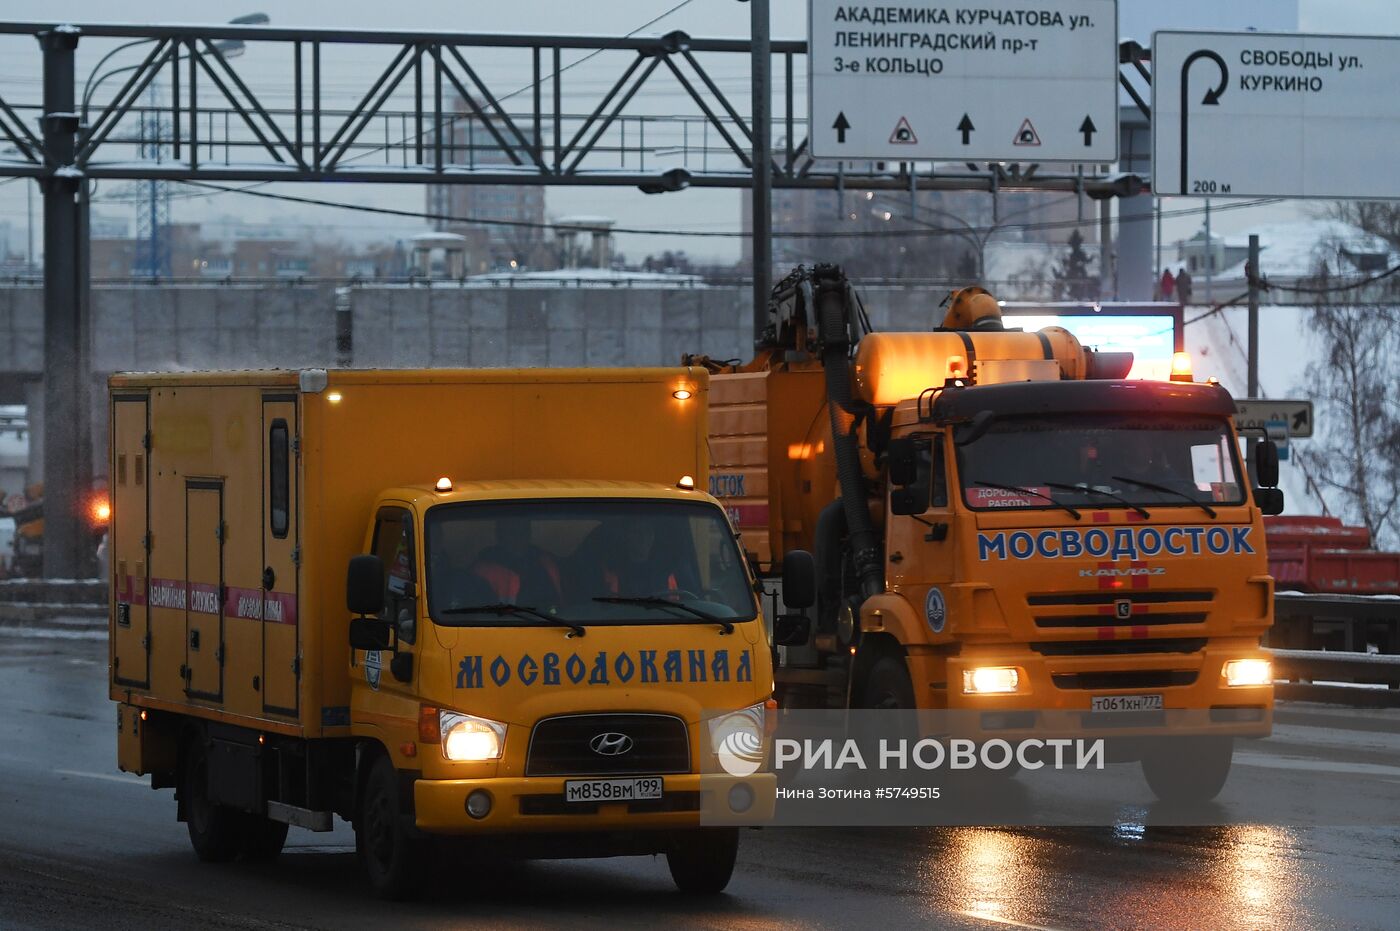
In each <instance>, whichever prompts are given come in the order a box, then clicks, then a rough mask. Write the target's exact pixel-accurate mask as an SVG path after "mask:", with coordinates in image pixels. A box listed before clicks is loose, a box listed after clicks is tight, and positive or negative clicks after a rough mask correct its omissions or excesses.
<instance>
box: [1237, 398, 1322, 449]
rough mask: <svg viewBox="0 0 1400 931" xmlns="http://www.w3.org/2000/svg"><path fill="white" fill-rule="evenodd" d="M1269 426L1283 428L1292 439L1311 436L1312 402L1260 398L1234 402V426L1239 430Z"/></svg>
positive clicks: (1260, 428) (1259, 428)
mask: <svg viewBox="0 0 1400 931" xmlns="http://www.w3.org/2000/svg"><path fill="white" fill-rule="evenodd" d="M1270 424H1280V425H1282V426H1284V427H1285V428H1286V429H1287V431H1288V435H1289V436H1292V437H1297V438H1299V439H1302V438H1305V437H1309V436H1312V435H1313V402H1311V401H1273V400H1263V399H1260V398H1242V399H1236V400H1235V425H1236V426H1237V427H1239V428H1240V429H1241V430H1244V429H1253V430H1265V429H1267V428H1268V427H1269V425H1270Z"/></svg>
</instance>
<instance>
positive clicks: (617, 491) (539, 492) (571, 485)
mask: <svg viewBox="0 0 1400 931" xmlns="http://www.w3.org/2000/svg"><path fill="white" fill-rule="evenodd" d="M449 477H450V476H449ZM676 478H677V479H679V478H680V476H676ZM383 497H385V498H393V499H396V500H400V501H407V502H410V503H412V504H416V505H421V506H422V507H424V508H427V507H432V506H434V505H438V504H445V503H452V502H464V501H502V500H522V499H537V498H652V499H655V498H671V499H675V500H678V501H705V502H709V503H714V502H713V499H711V498H710V496H709V495H708V494H706V493H705V492H703V491H696V490H694V489H684V488H680V487H678V486H676V485H662V484H660V483H658V482H622V481H608V480H602V479H594V480H584V479H553V480H551V479H528V480H521V479H479V480H475V481H458V480H457V479H453V480H452V489H451V490H450V491H438V490H437V489H436V488H435V487H434V486H433V485H403V486H399V487H396V488H390V489H387V490H386V491H385V492H384V493H383Z"/></svg>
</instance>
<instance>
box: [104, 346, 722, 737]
mask: <svg viewBox="0 0 1400 931" xmlns="http://www.w3.org/2000/svg"><path fill="white" fill-rule="evenodd" d="M707 390H708V376H707V374H706V373H705V372H704V371H703V370H701V369H607V370H598V369H527V370H485V371H468V370H433V371H417V370H401V371H399V370H386V371H331V372H325V371H321V370H311V371H306V372H301V373H297V372H229V373H177V374H149V375H143V374H125V375H117V376H113V378H112V380H111V394H112V405H111V408H112V410H111V418H112V432H111V436H112V450H111V456H112V463H111V468H112V472H111V474H112V475H113V476H114V480H113V484H114V489H113V502H114V514H113V524H112V534H113V536H112V541H113V544H112V546H113V551H112V560H111V565H112V570H111V571H112V576H113V578H112V583H113V587H112V591H113V592H114V598H113V608H112V618H111V624H112V647H111V649H112V670H113V672H112V676H113V678H112V695H113V697H114V698H117V699H119V700H123V701H130V702H134V703H137V704H143V705H153V706H163V707H170V708H175V709H197V711H196V713H199V714H201V715H203V716H206V717H211V718H222V719H226V720H234V721H238V722H240V723H250V722H256V726H259V727H263V728H265V729H269V730H276V731H282V732H285V733H296V734H300V735H302V736H318V735H322V734H324V733H327V732H329V733H336V732H338V729H340V728H346V727H348V723H349V716H348V706H349V682H348V666H349V655H350V654H349V647H348V642H347V639H346V628H347V624H348V621H349V614H348V613H347V611H346V609H345V605H344V597H345V569H346V565H347V563H348V561H349V559H350V557H351V556H353V555H355V554H356V553H359V552H362V551H363V550H364V548H365V545H366V529H367V527H368V526H369V525H370V522H371V520H372V518H373V516H374V515H373V514H372V513H371V511H372V509H373V505H374V502H375V500H376V497H377V496H378V495H379V494H380V492H382V491H383V490H385V489H386V488H390V487H395V486H401V485H405V484H420V485H421V484H431V483H432V482H434V481H435V480H436V479H438V478H439V477H442V476H448V477H451V478H452V479H454V480H455V481H458V482H468V481H481V480H506V481H509V480H513V479H560V480H567V479H595V480H596V479H611V480H622V481H634V482H635V481H642V482H655V483H658V484H664V485H668V486H669V485H674V484H675V483H676V482H677V481H678V480H679V479H680V477H681V476H683V475H690V476H694V477H696V478H697V479H699V480H701V481H703V476H705V475H706V474H707V473H708V466H709V463H708V454H707V449H706V436H705V434H704V424H703V411H704V405H705V404H706V403H707V397H706V394H707Z"/></svg>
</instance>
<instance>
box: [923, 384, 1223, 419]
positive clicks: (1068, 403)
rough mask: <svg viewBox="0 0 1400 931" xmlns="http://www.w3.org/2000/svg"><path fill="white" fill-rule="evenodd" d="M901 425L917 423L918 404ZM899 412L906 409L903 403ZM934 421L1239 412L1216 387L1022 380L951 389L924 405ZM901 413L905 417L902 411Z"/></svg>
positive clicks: (1217, 415)
mask: <svg viewBox="0 0 1400 931" xmlns="http://www.w3.org/2000/svg"><path fill="white" fill-rule="evenodd" d="M906 403H907V406H908V407H909V408H910V410H909V411H908V412H907V414H906V416H908V415H912V416H909V418H908V420H907V421H906V420H905V417H899V418H897V421H898V422H910V423H912V422H914V418H915V417H917V416H918V414H917V413H916V412H915V410H914V407H915V405H914V403H912V402H906ZM900 406H901V408H903V407H905V406H906V405H900ZM921 406H922V407H923V409H924V411H925V412H929V413H931V415H932V416H931V418H930V419H932V420H934V421H941V422H945V423H946V422H950V421H963V420H970V419H971V418H972V417H973V416H975V415H976V414H978V413H980V412H982V411H991V412H992V414H993V415H995V416H998V417H1016V416H1033V415H1036V414H1198V415H1205V416H1210V417H1229V416H1232V415H1233V414H1234V413H1235V401H1234V399H1233V398H1232V397H1230V393H1229V392H1228V391H1226V390H1225V389H1224V388H1222V387H1221V386H1219V385H1215V384H1204V385H1202V384H1194V383H1185V382H1164V381H1148V380H1135V381H1126V380H1125V381H1118V380H1097V379H1088V380H1083V381H1023V382H1010V383H1006V384H1000V385H982V386H970V387H967V388H950V389H946V390H944V391H941V392H940V393H939V394H938V396H937V397H936V398H935V399H934V401H933V403H932V407H931V409H930V406H929V405H928V402H927V401H925V402H924V404H923V405H921ZM901 413H905V412H904V411H901Z"/></svg>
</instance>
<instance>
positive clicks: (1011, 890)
mask: <svg viewBox="0 0 1400 931" xmlns="http://www.w3.org/2000/svg"><path fill="white" fill-rule="evenodd" d="M105 683H106V647H105V644H103V643H100V642H94V641H84V640H55V639H43V638H21V637H18V636H16V635H15V633H14V632H13V631H5V630H0V928H4V929H11V928H17V929H22V928H71V927H78V928H85V927H93V928H97V927H101V928H141V929H147V928H150V929H164V928H171V929H175V928H180V929H186V928H285V927H315V928H360V927H364V928H371V927H373V928H382V927H385V926H392V927H402V928H445V927H455V926H466V925H468V924H471V925H488V926H506V927H514V926H519V927H539V926H588V927H595V926H611V927H619V926H650V927H655V926H658V925H666V926H698V927H708V928H735V929H738V928H749V927H764V928H767V927H774V926H778V927H802V928H808V927H820V928H826V927H832V928H837V927H854V928H884V929H888V928H900V927H912V926H916V925H918V926H924V927H950V928H982V929H995V928H1006V927H1019V928H1144V927H1160V928H1182V929H1188V928H1189V929H1196V928H1219V929H1224V928H1388V927H1400V882H1397V880H1400V828H1394V827H1375V826H1371V827H1362V826H1358V827H1328V828H1322V827H1313V828H1296V827H1295V828H1288V827H1271V826H1244V827H1239V826H1236V827H1209V828H1187V827H1171V828H1154V827H1147V828H1142V827H1141V826H1136V825H1133V824H1119V825H1117V826H1116V827H1098V828H1037V829H1019V830H1014V829H981V828H947V829H940V828H905V829H883V830H874V829H866V830H861V829H782V830H777V829H768V830H763V831H748V832H746V833H745V836H744V840H743V846H742V848H741V850H740V863H739V869H738V871H737V872H736V875H735V879H734V881H733V882H732V883H731V885H730V887H729V890H728V892H727V893H726V894H725V895H723V896H720V897H716V898H710V899H696V898H688V897H685V896H682V895H680V894H678V893H676V892H675V891H674V888H673V886H672V883H671V880H670V876H669V874H668V873H667V871H666V866H665V862H664V861H663V860H660V859H651V858H626V859H618V860H604V861H574V862H568V861H565V862H553V861H551V862H537V863H529V864H524V865H511V866H502V867H498V868H493V869H491V870H489V871H485V872H483V871H482V870H480V869H475V870H469V869H461V870H457V871H448V872H446V873H445V874H444V875H442V876H441V877H439V878H438V880H437V881H436V882H435V884H434V886H433V887H432V888H430V889H429V891H428V893H427V894H426V895H425V897H424V898H423V899H421V900H420V901H417V902H412V903H384V902H379V901H376V900H374V899H371V898H370V897H369V896H368V895H367V894H366V893H365V892H364V890H363V889H362V888H361V886H360V883H359V878H358V875H357V871H356V864H355V858H354V852H353V839H352V837H351V834H350V832H349V830H348V828H347V827H345V826H344V825H341V826H339V827H338V828H337V830H336V831H335V832H334V833H332V834H311V833H309V832H306V831H301V830H297V829H293V831H292V833H291V835H290V836H289V838H288V849H287V851H286V853H285V854H284V855H283V856H282V857H281V858H280V859H279V860H278V861H277V862H276V863H274V864H270V865H266V866H251V865H244V864H232V865H226V866H208V865H205V864H201V863H199V862H198V861H196V860H195V858H194V855H193V853H192V852H191V850H190V848H189V843H188V840H187V838H186V835H185V828H184V825H182V824H179V823H177V822H176V821H175V803H174V800H173V795H172V793H171V791H170V790H163V791H159V792H152V791H151V790H150V789H149V788H147V787H146V786H145V785H144V783H143V782H142V781H141V780H137V779H135V778H133V777H129V776H125V775H123V774H121V773H118V772H117V771H116V767H115V755H116V751H115V734H114V732H113V730H114V712H113V711H112V707H111V705H110V703H109V702H108V701H107V698H106V684H105ZM1318 714H1320V715H1322V717H1320V718H1318V719H1315V720H1312V722H1311V723H1312V724H1318V723H1321V724H1324V725H1326V724H1327V723H1328V718H1327V717H1326V713H1325V712H1318ZM1342 723H1345V722H1342ZM1277 730H1278V737H1277V739H1271V740H1270V741H1265V742H1260V743H1258V744H1255V745H1253V747H1252V748H1251V750H1250V756H1249V759H1251V760H1253V761H1254V762H1253V763H1252V764H1251V765H1252V766H1255V767H1259V768H1262V769H1264V770H1279V769H1283V768H1288V767H1302V768H1303V769H1309V768H1311V769H1313V770H1318V769H1321V770H1323V771H1324V772H1325V771H1327V767H1330V766H1333V765H1339V764H1333V763H1329V762H1328V761H1329V760H1336V759H1346V760H1349V761H1353V762H1349V763H1347V764H1345V765H1347V766H1349V767H1351V768H1352V769H1355V770H1359V771H1360V772H1362V773H1365V774H1366V775H1367V776H1368V777H1369V778H1370V782H1371V786H1372V791H1373V792H1376V793H1380V794H1379V795H1377V796H1369V795H1368V796H1367V797H1363V798H1360V799H1359V800H1358V802H1357V804H1358V805H1359V806H1373V805H1375V804H1376V802H1375V799H1376V798H1377V797H1379V798H1386V797H1388V798H1389V799H1390V800H1391V806H1392V808H1393V809H1400V768H1397V767H1394V766H1390V765H1386V764H1385V763H1383V762H1380V763H1377V762H1371V763H1366V762H1364V761H1365V760H1366V759H1381V760H1383V759H1386V758H1387V757H1383V756H1375V754H1374V753H1373V752H1372V751H1374V750H1375V748H1377V747H1381V746H1384V747H1388V748H1389V749H1388V752H1391V751H1393V749H1394V746H1395V744H1396V743H1397V742H1400V737H1396V736H1395V735H1393V734H1380V735H1378V733H1377V731H1376V729H1375V728H1374V727H1372V728H1371V729H1370V730H1359V731H1355V732H1352V731H1349V730H1348V729H1347V728H1346V727H1340V728H1339V727H1336V726H1325V727H1317V726H1306V727H1298V726H1293V725H1288V724H1283V725H1280V726H1279V728H1278V729H1277ZM1310 744H1319V745H1323V746H1324V748H1325V747H1330V748H1331V749H1323V750H1319V751H1318V752H1316V753H1314V754H1313V755H1312V757H1311V758H1310V759H1308V758H1307V757H1306V753H1305V751H1303V750H1302V749H1300V748H1303V747H1306V746H1308V745H1310ZM1368 754H1371V755H1370V756H1368ZM1389 759H1392V760H1393V759H1394V757H1393V755H1392V756H1390V757H1389ZM1300 760H1301V761H1302V762H1299V761H1300ZM1323 784H1325V783H1323ZM1227 791H1228V787H1227ZM1358 814H1359V815H1361V816H1359V817H1355V818H1352V819H1349V820H1350V821H1351V822H1353V823H1357V824H1364V823H1366V822H1367V820H1368V819H1367V818H1365V817H1364V814H1365V811H1364V810H1362V811H1359V812H1358ZM1380 820H1385V821H1388V822H1389V823H1391V824H1394V823H1396V822H1397V814H1396V811H1394V810H1392V811H1389V812H1387V813H1386V815H1385V817H1384V818H1383V819H1382V818H1376V819H1374V820H1373V821H1372V823H1375V822H1377V821H1380Z"/></svg>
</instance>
